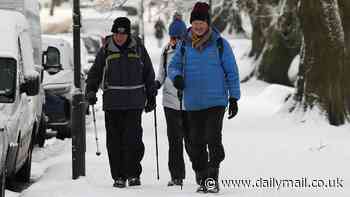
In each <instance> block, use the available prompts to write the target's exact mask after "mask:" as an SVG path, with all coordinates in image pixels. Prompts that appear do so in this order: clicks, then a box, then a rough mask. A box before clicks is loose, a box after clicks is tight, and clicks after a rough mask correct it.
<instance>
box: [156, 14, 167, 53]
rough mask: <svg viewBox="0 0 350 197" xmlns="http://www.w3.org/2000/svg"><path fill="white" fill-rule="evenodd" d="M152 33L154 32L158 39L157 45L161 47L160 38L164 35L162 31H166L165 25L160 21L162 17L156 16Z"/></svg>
mask: <svg viewBox="0 0 350 197" xmlns="http://www.w3.org/2000/svg"><path fill="white" fill-rule="evenodd" d="M154 30H155V31H154V33H155V37H156V38H157V40H158V47H159V48H160V47H162V40H163V37H164V32H165V31H166V29H165V25H164V22H163V21H162V19H160V18H158V20H157V22H156V24H155V25H154Z"/></svg>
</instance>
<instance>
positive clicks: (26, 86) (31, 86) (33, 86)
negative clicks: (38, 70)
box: [20, 76, 40, 96]
mask: <svg viewBox="0 0 350 197" xmlns="http://www.w3.org/2000/svg"><path fill="white" fill-rule="evenodd" d="M39 89H40V78H39V76H37V77H35V78H34V79H28V80H26V81H25V83H23V84H21V85H20V92H21V93H26V94H27V95H28V96H35V95H38V94H39Z"/></svg>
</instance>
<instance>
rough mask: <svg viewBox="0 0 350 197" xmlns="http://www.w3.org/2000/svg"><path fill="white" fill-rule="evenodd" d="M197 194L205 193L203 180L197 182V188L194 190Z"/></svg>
mask: <svg viewBox="0 0 350 197" xmlns="http://www.w3.org/2000/svg"><path fill="white" fill-rule="evenodd" d="M196 192H197V193H207V192H208V191H207V188H206V186H205V180H204V179H200V180H199V186H198V188H197V190H196Z"/></svg>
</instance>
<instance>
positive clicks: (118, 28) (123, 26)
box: [111, 17, 130, 35]
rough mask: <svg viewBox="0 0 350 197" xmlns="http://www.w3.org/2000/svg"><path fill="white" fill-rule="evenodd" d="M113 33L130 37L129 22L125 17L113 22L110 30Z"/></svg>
mask: <svg viewBox="0 0 350 197" xmlns="http://www.w3.org/2000/svg"><path fill="white" fill-rule="evenodd" d="M111 31H112V32H113V33H124V34H128V35H130V20H129V19H128V18H126V17H118V18H116V19H115V20H114V22H113V26H112V30H111Z"/></svg>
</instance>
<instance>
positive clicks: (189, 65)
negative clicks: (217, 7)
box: [168, 2, 240, 193]
mask: <svg viewBox="0 0 350 197" xmlns="http://www.w3.org/2000/svg"><path fill="white" fill-rule="evenodd" d="M190 22H191V25H192V26H191V28H190V30H189V31H188V33H187V35H186V36H185V38H184V40H183V42H182V43H181V44H180V45H179V46H178V47H177V49H176V52H175V55H174V56H173V58H172V60H171V61H170V64H169V72H168V73H169V78H170V79H171V80H172V81H173V84H174V87H175V88H177V89H178V90H179V91H182V92H183V99H184V106H185V109H186V114H187V123H188V128H189V147H190V152H191V161H192V168H193V169H194V170H195V173H196V179H197V181H198V184H199V188H198V189H197V191H198V192H210V193H217V192H219V183H218V176H219V167H220V163H221V162H222V161H223V160H224V158H225V151H224V147H223V144H222V126H223V117H224V113H225V108H226V106H227V104H228V103H229V110H228V112H229V117H228V118H229V119H231V118H233V117H234V116H235V115H236V114H237V111H238V106H237V101H238V100H239V98H240V82H239V75H238V68H237V65H236V61H235V57H234V54H233V51H232V48H231V47H230V44H229V43H228V42H227V40H226V39H224V38H222V37H221V36H220V33H219V32H218V31H217V30H216V29H215V28H212V27H211V26H210V16H209V5H208V4H207V3H203V2H198V3H196V4H195V6H194V8H193V10H192V12H191V18H190ZM206 183H207V184H206ZM208 184H210V185H209V186H210V187H207V186H208Z"/></svg>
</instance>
